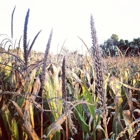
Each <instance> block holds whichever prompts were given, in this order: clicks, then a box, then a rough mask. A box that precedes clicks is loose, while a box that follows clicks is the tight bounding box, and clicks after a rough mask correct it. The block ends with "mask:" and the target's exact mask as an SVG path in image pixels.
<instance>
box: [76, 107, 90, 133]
mask: <svg viewBox="0 0 140 140" xmlns="http://www.w3.org/2000/svg"><path fill="white" fill-rule="evenodd" d="M75 110H76V111H75V115H76V118H77V120H78V123H79V125H80V127H81V129H82V131H83V132H87V133H90V132H89V126H88V125H87V123H86V122H85V118H84V117H83V116H82V115H81V114H80V113H79V111H78V110H77V109H76V108H75Z"/></svg>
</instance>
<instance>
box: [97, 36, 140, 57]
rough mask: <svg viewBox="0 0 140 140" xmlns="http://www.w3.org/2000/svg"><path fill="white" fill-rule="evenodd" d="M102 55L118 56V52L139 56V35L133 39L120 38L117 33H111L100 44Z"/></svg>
mask: <svg viewBox="0 0 140 140" xmlns="http://www.w3.org/2000/svg"><path fill="white" fill-rule="evenodd" d="M100 47H101V50H102V55H103V57H106V56H111V57H114V56H118V55H119V54H120V53H121V54H123V55H125V56H139V54H140V37H139V38H137V39H133V41H128V40H123V39H120V40H119V37H118V35H116V34H112V35H111V37H110V38H109V39H108V40H106V41H105V42H104V43H103V44H101V45H100Z"/></svg>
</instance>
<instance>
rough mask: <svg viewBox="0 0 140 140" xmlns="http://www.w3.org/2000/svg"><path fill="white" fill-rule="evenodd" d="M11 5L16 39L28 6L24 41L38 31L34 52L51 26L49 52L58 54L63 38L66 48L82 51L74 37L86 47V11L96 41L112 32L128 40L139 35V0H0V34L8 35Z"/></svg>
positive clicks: (40, 47) (43, 45) (88, 41)
mask: <svg viewBox="0 0 140 140" xmlns="http://www.w3.org/2000/svg"><path fill="white" fill-rule="evenodd" d="M15 5H16V10H15V14H14V38H15V39H18V40H19V38H20V36H21V35H22V34H23V27H24V19H25V15H26V12H27V10H28V8H30V16H29V24H28V40H29V39H31V40H32V39H33V38H34V36H35V35H36V34H37V32H38V31H39V30H42V32H41V34H40V35H39V37H38V38H37V40H36V42H35V45H34V47H33V49H34V50H37V51H42V52H44V51H45V48H46V44H47V40H48V37H49V33H50V31H51V29H52V28H53V38H52V43H51V52H54V53H57V50H58V53H59V50H60V48H61V46H62V44H63V42H64V40H65V39H67V41H66V43H65V47H67V48H68V49H69V50H79V52H81V50H82V49H81V48H83V50H86V48H85V47H84V45H83V43H82V42H81V41H80V40H79V39H78V38H77V36H80V37H81V38H82V39H83V40H84V41H85V43H86V44H87V45H88V47H89V48H90V47H91V34H90V14H92V15H93V18H94V20H95V27H96V31H97V36H98V42H99V43H103V42H104V40H107V39H108V38H109V37H110V36H111V35H112V34H117V35H118V36H119V39H128V40H130V41H131V40H133V38H138V37H140V0H134V1H132V0H0V34H2V33H6V34H8V35H9V37H10V35H11V34H10V32H11V29H10V28H11V27H10V24H11V13H12V10H13V8H14V6H15ZM21 45H22V44H21ZM21 47H22V46H21ZM57 47H58V49H57Z"/></svg>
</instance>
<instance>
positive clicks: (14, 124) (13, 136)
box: [11, 118, 19, 140]
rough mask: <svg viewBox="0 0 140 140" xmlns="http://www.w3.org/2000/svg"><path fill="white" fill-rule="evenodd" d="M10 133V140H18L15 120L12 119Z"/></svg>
mask: <svg viewBox="0 0 140 140" xmlns="http://www.w3.org/2000/svg"><path fill="white" fill-rule="evenodd" d="M11 131H12V135H11V140H19V132H18V125H17V121H16V120H15V118H13V119H12V127H11Z"/></svg>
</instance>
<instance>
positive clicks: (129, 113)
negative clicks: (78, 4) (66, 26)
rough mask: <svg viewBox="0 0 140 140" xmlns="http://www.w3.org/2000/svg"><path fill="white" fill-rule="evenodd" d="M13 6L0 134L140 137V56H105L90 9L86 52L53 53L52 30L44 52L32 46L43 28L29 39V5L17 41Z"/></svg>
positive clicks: (3, 54) (2, 69) (9, 139)
mask: <svg viewBox="0 0 140 140" xmlns="http://www.w3.org/2000/svg"><path fill="white" fill-rule="evenodd" d="M15 9H16V7H15V8H14V10H13V12H12V15H11V38H9V37H8V36H6V35H5V34H0V36H4V39H3V40H2V41H1V43H0V140H134V139H136V140H139V139H140V132H139V131H140V57H139V56H137V57H125V56H124V55H122V54H121V51H119V50H118V53H119V54H120V55H119V56H118V57H111V56H108V57H107V58H102V57H101V54H100V47H99V45H98V40H97V35H96V29H95V24H94V20H93V17H92V15H91V19H90V27H91V41H92V47H91V48H88V47H87V45H86V43H85V42H84V41H83V40H82V39H81V38H80V37H79V39H80V40H81V41H82V42H83V43H84V45H85V47H87V53H86V54H85V55H81V54H78V52H67V51H66V50H65V49H64V48H63V46H62V49H61V52H60V53H59V54H57V55H53V54H50V53H49V49H50V47H51V39H52V37H53V30H51V32H50V35H49V37H48V42H47V44H46V50H45V53H44V54H40V53H37V52H35V51H32V48H33V45H34V43H35V41H36V39H37V37H38V36H39V34H40V33H41V31H39V32H38V33H37V34H36V36H35V37H34V39H33V41H32V42H31V43H29V41H28V38H27V35H28V33H27V27H28V20H29V13H30V10H28V11H27V14H26V17H25V22H24V32H23V36H22V37H21V38H20V39H19V41H18V46H16V45H15V43H14V41H13V40H12V39H13V31H14V30H13V19H14V11H15ZM87 28H88V27H87ZM22 39H23V48H21V46H22V45H21V40H22ZM7 43H10V46H9V48H8V50H6V49H5V46H6V44H7Z"/></svg>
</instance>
